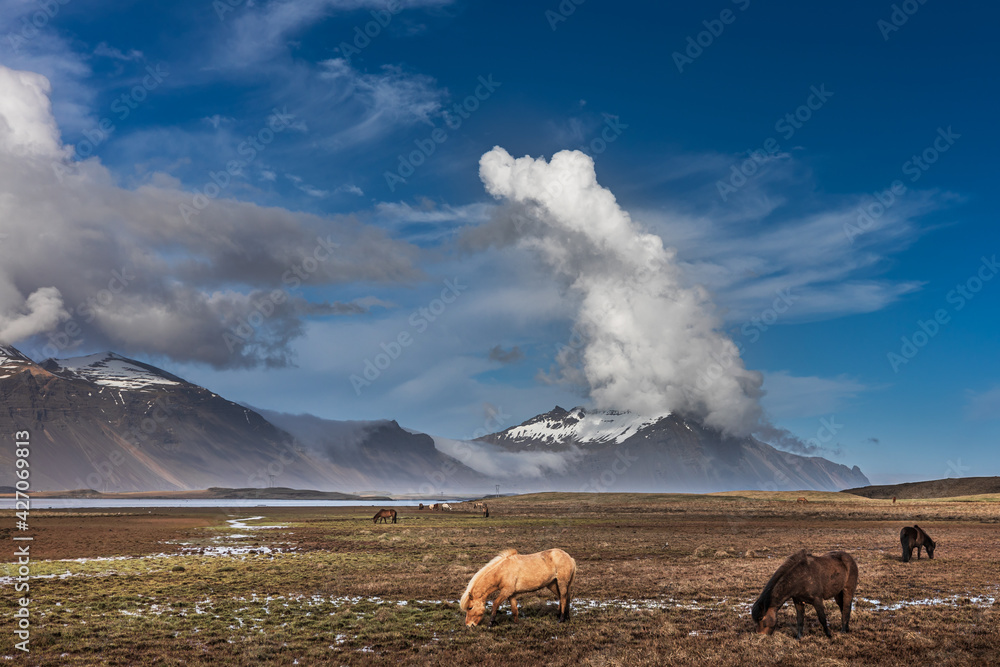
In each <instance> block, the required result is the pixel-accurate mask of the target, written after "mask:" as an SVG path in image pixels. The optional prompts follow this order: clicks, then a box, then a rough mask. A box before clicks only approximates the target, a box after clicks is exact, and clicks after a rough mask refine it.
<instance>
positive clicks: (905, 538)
mask: <svg viewBox="0 0 1000 667" xmlns="http://www.w3.org/2000/svg"><path fill="white" fill-rule="evenodd" d="M899 542H900V544H902V545H903V562H904V563H909V562H910V559H911V558H913V547H916V548H917V560H920V549H921V548H924V549H927V557H928V558H934V546H935V545H934V540H932V539H931V536H930V535H928V534H927V533H925V532H924V529H923V528H921V527H920V526H918V525H916V524H913V528H910V527H909V526H904V527H903V530H901V531H899Z"/></svg>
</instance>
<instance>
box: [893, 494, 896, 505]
mask: <svg viewBox="0 0 1000 667" xmlns="http://www.w3.org/2000/svg"><path fill="white" fill-rule="evenodd" d="M892 504H893V505H895V504H896V496H893V497H892Z"/></svg>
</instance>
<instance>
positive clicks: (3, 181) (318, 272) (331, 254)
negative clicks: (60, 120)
mask: <svg viewBox="0 0 1000 667" xmlns="http://www.w3.org/2000/svg"><path fill="white" fill-rule="evenodd" d="M0 83H2V84H3V88H4V95H3V96H2V97H0V105H2V106H0V119H2V121H0V146H2V147H4V148H5V149H6V150H0V233H2V234H6V235H7V236H8V237H9V239H16V242H11V241H8V242H5V243H3V244H0V333H2V334H3V335H4V336H5V337H6V338H7V339H8V340H7V342H10V343H16V342H18V340H20V339H22V338H24V337H27V336H31V335H32V334H35V333H38V332H42V331H52V330H53V329H56V330H57V331H59V332H61V333H62V334H66V332H65V331H62V329H61V325H60V322H61V321H62V320H64V319H65V317H64V315H65V311H70V309H71V308H72V310H73V312H74V317H75V320H74V322H73V324H74V327H79V329H74V330H76V331H82V332H83V333H82V334H79V333H74V334H69V335H63V336H62V338H63V339H65V340H66V343H65V345H64V344H62V343H60V346H61V347H66V346H74V345H78V344H79V343H80V342H81V341H80V339H81V338H85V339H86V342H87V343H88V344H89V345H91V346H99V347H110V348H114V349H116V350H119V351H121V352H124V353H130V352H132V353H142V354H146V355H153V356H167V357H171V358H173V359H175V360H195V361H200V362H203V363H209V364H213V365H215V366H219V367H223V366H242V365H254V364H259V363H264V364H268V365H281V364H285V363H288V361H289V357H290V347H289V345H290V342H291V341H292V340H293V339H294V338H296V337H297V336H299V335H301V333H302V331H303V328H304V321H305V319H306V318H309V317H313V316H324V315H334V314H349V313H360V312H365V311H366V310H367V309H368V307H370V306H366V305H364V303H363V301H364V300H363V299H362V300H361V301H358V300H356V299H354V300H350V301H348V302H338V301H334V302H328V301H325V300H322V299H321V298H319V297H314V299H313V300H309V299H307V298H306V297H305V296H304V295H305V291H303V290H298V287H299V286H300V285H303V284H309V285H312V286H314V287H322V286H332V285H337V284H343V283H352V282H355V281H371V282H373V283H393V282H403V283H406V282H411V281H413V280H416V279H419V278H420V276H421V272H420V271H419V270H418V269H416V268H415V266H414V260H415V259H416V257H417V253H418V251H417V250H416V249H415V248H413V247H412V246H409V245H408V244H406V243H402V242H398V241H394V240H392V239H389V238H388V237H387V236H386V235H385V234H384V233H383V232H382V231H380V230H378V229H376V228H373V227H368V226H365V225H362V224H360V223H359V222H358V221H357V220H356V219H354V218H351V217H339V218H328V217H319V216H314V215H308V214H303V213H295V212H292V211H288V210H285V209H280V208H265V207H261V206H257V205H254V204H250V203H245V202H239V201H235V200H232V199H225V198H224V196H223V197H219V198H217V199H215V200H214V201H211V202H209V203H208V205H207V206H206V207H203V209H202V210H200V211H199V212H196V213H195V214H194V217H191V216H190V215H189V216H188V217H185V215H183V214H182V210H181V206H182V205H183V206H187V207H189V208H191V209H192V210H194V209H193V206H194V204H193V199H192V196H193V195H192V193H190V192H184V191H182V190H180V189H178V188H177V185H176V181H175V180H173V179H171V178H169V177H166V176H156V175H154V176H153V177H152V178H150V179H149V181H147V182H146V183H145V184H143V185H140V186H139V187H137V188H135V189H126V188H122V187H120V186H119V185H118V184H117V182H116V179H115V178H114V177H113V176H112V174H111V173H110V172H109V171H108V170H107V169H106V168H105V167H104V166H103V165H102V164H101V163H100V161H99V160H98V159H96V158H92V159H89V160H85V161H82V162H71V161H69V160H68V158H66V157H65V155H66V149H65V147H64V146H62V145H61V144H60V142H59V138H58V137H59V132H58V128H57V126H56V124H55V120H54V119H53V117H52V113H51V109H50V105H49V103H48V98H47V90H48V88H47V85H46V81H45V79H44V78H43V77H39V76H37V75H33V74H31V73H25V72H15V71H12V70H9V69H7V68H5V67H3V66H0ZM331 242H332V243H331ZM310 256H311V258H314V259H315V260H321V261H316V262H315V263H314V264H312V268H311V269H307V268H306V267H308V266H309V265H308V264H306V263H305V261H304V260H305V258H306V257H310ZM54 258H57V259H58V261H54ZM295 269H298V271H299V273H295V272H294V271H295ZM14 286H16V287H14ZM275 290H277V291H275ZM276 293H277V294H279V295H281V298H280V299H279V300H275V298H274V294H276ZM64 304H65V310H64ZM241 327H242V331H243V333H242V334H239V332H240V331H241ZM234 332H235V333H234ZM227 336H228V337H227ZM234 336H237V337H235V338H234ZM45 344H46V341H45V340H44V339H42V340H41V341H39V343H38V346H39V347H42V348H43V349H44V346H45ZM59 352H60V350H52V351H47V352H45V353H46V354H49V355H52V356H56V355H57V354H58V353H59Z"/></svg>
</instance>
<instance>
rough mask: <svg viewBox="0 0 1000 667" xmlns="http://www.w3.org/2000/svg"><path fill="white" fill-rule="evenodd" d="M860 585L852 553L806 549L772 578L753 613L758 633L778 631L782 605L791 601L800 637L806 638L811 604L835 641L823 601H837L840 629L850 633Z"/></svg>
mask: <svg viewBox="0 0 1000 667" xmlns="http://www.w3.org/2000/svg"><path fill="white" fill-rule="evenodd" d="M857 586H858V565H857V563H855V562H854V559H853V558H851V556H850V554H848V553H846V552H843V551H831V552H829V553H826V554H823V555H822V556H813V555H812V554H809V553H806V550H805V549H802V550H801V551H798V552H796V553H794V554H792V555H791V556H789V557H788V558H786V559H785V562H784V563H782V564H781V566H780V567H779V568H778V569H777V570H776V571H775V573H774V574H773V575H772V576H771V579H770V580H769V581H768V582H767V585H766V586H764V591H763V592H762V593H761V594H760V597H759V598H757V601H756V602H755V603H754V605H753V609H751V610H750V616H751V618H753V620H754V623H756V624H757V632H758V633H760V634H764V635H769V634H771V633H773V632H774V626H775V624H776V623H777V620H778V610H779V609H781V605H783V604H785V602H787V601H788V600H789V599H791V600H792V602H794V603H795V619H796V636H797V637H798V638H799V639H802V623H803V620H804V617H805V606H806V603H807V602H808V603H810V604H811V605H812V606H813V607H815V608H816V615H817V616H819V623H820V625H822V626H823V632H825V633H826V636H827V637H830V638H831V639H832V638H833V635H832V634H830V625H829V624H828V623H827V622H826V611H824V609H823V600H829V599H830V598H836V600H837V605H838V606H839V607H840V621H841V626H840V627H841V629H842V630H843V631H844V632H850V623H851V602H852V601H853V600H854V589H856V588H857Z"/></svg>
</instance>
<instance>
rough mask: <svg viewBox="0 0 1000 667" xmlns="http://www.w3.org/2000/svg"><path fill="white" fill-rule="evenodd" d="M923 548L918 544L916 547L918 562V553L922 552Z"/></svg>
mask: <svg viewBox="0 0 1000 667" xmlns="http://www.w3.org/2000/svg"><path fill="white" fill-rule="evenodd" d="M923 548H924V547H923V546H922V545H920V544H918V545H917V560H920V552H921V551H922V550H923Z"/></svg>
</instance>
